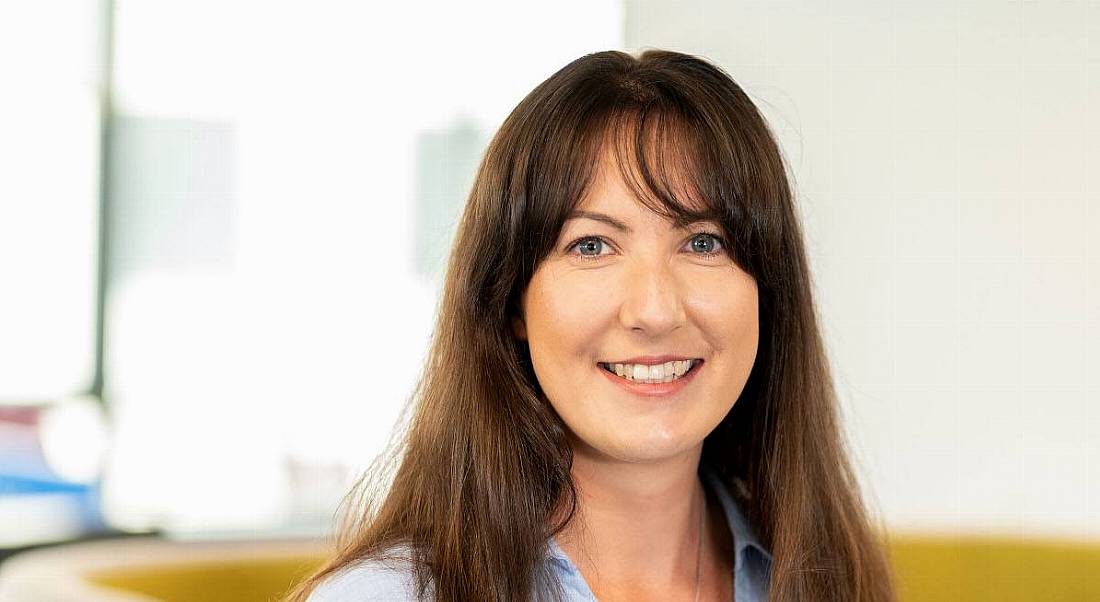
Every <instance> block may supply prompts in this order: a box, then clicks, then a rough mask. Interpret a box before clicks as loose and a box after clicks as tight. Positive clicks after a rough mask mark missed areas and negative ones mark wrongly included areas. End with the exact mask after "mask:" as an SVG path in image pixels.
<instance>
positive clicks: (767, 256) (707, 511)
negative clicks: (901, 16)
mask: <svg viewBox="0 0 1100 602" xmlns="http://www.w3.org/2000/svg"><path fill="white" fill-rule="evenodd" d="M414 400H415V401H416V403H415V404H414V408H415V409H414V412H413V415H412V417H411V420H410V421H409V424H408V425H407V428H406V429H404V430H403V431H402V432H403V433H404V435H403V438H402V439H401V440H400V441H398V449H396V450H395V451H394V453H392V454H388V455H387V456H386V459H387V460H388V462H390V463H392V466H387V465H386V463H385V462H384V463H383V464H382V465H376V466H375V468H374V470H372V471H371V472H370V473H368V475H366V477H365V478H364V479H363V480H361V481H360V482H359V483H358V484H357V487H356V489H355V490H354V492H357V495H355V496H353V497H351V498H350V500H349V501H351V502H352V503H351V504H350V505H349V506H348V508H349V509H350V511H349V513H348V514H347V515H346V516H345V518H347V519H348V524H345V525H343V528H342V529H341V530H340V537H339V541H338V552H337V554H336V555H335V556H334V557H333V558H331V559H330V560H329V561H328V562H327V563H326V564H325V565H324V566H323V567H322V568H321V569H319V570H318V571H317V572H316V573H315V574H314V575H312V576H311V577H310V578H309V579H308V580H306V581H305V582H304V583H302V584H301V585H300V586H299V587H298V588H297V589H296V590H295V592H293V594H292V595H291V597H290V599H292V600H297V601H301V600H307V599H308V600H311V601H313V602H324V601H336V600H362V599H366V600H416V599H435V600H478V601H480V600H494V601H513V600H533V599H537V600H592V599H598V600H600V601H601V602H607V601H616V600H632V601H640V600H707V601H714V600H733V599H736V600H738V601H745V600H764V599H770V600H784V601H788V600H789V601H795V600H813V601H820V600H836V601H845V602H848V601H885V600H893V599H894V594H893V590H892V585H891V578H890V569H889V565H888V562H887V560H886V557H885V555H884V553H883V548H882V546H881V543H880V541H879V540H878V536H879V535H880V533H876V530H875V529H872V526H871V524H870V521H869V519H868V516H867V513H866V512H865V510H864V506H863V503H862V501H861V498H860V494H859V489H858V484H857V481H856V479H855V478H854V476H853V473H852V470H851V469H850V467H849V462H848V459H847V457H846V452H845V450H844V447H843V441H842V439H841V436H840V430H839V427H838V422H837V410H836V397H835V394H834V390H833V386H832V383H831V381H830V375H829V372H828V364H827V358H826V356H825V353H824V351H823V347H822V343H821V339H820V335H819V331H818V326H817V321H816V317H815V309H814V304H813V300H812V297H811V281H810V274H809V270H808V267H807V262H806V257H805V253H804V250H803V243H802V235H801V232H800V226H799V223H798V220H797V217H796V213H795V207H794V204H793V199H792V194H791V190H790V187H789V185H788V180H787V177H786V172H785V167H784V163H783V161H782V158H781V155H780V152H779V149H778V146H777V144H776V142H775V140H774V138H773V137H772V135H771V133H770V131H769V129H768V127H767V125H766V123H765V121H764V119H763V118H762V117H761V115H760V113H759V112H758V111H757V109H756V107H755V106H754V105H753V104H752V102H751V101H750V100H749V98H748V97H747V96H746V95H745V93H744V92H743V91H742V90H741V88H740V87H738V85H737V84H736V83H734V82H733V81H732V80H731V79H730V77H729V76H728V75H727V74H726V73H725V72H723V71H722V70H720V69H719V68H717V67H715V66H713V65H711V64H709V63H707V62H705V61H703V60H700V59H698V58H695V57H692V56H689V55H685V54H680V53H675V52H669V51H660V50H649V51H646V52H644V53H642V54H641V55H640V56H639V57H638V58H634V57H632V56H631V55H628V54H625V53H622V52H600V53H595V54H590V55H588V56H585V57H582V58H580V59H578V60H576V61H574V62H572V63H570V64H569V65H567V66H566V67H564V68H563V69H561V70H560V71H558V72H557V73H555V74H554V75H553V76H551V77H550V78H549V79H548V80H546V81H545V82H543V83H542V84H540V85H539V86H538V87H537V88H535V90H534V91H532V92H531V93H530V94H529V95H528V96H527V97H526V98H524V99H523V101H522V102H520V104H519V106H518V107H516V109H515V110H514V111H513V112H512V113H511V115H509V116H508V118H507V119H506V120H505V122H504V124H503V125H502V126H501V128H500V130H499V131H498V132H497V134H496V136H495V137H494V139H493V141H492V142H491V144H490V145H489V147H488V149H487V151H486V153H485V156H484V158H483V161H482V163H481V166H480V169H479V171H478V174H477V178H476V180H475V182H474V185H473V188H472V191H471V193H470V196H469V199H468V202H467V204H466V208H465V212H464V214H463V217H462V221H461V223H460V225H459V229H458V233H457V236H456V240H455V246H454V249H453V254H452V256H451V260H450V264H449V266H448V271H447V279H446V285H445V289H444V293H443V299H442V303H441V306H440V311H439V318H438V322H437V324H436V330H435V334H434V338H433V341H432V346H431V350H430V356H429V360H428V362H427V365H426V368H425V371H424V374H423V377H422V379H421V380H420V382H419V384H418V387H417V390H416V393H415V394H414ZM390 468H393V469H394V470H392V471H391V470H389V469H390ZM391 474H392V476H390V475H391ZM378 492H382V494H383V495H382V496H381V497H374V496H376V495H377V493H378ZM363 496H366V497H363ZM877 531H879V532H883V530H882V529H878V530H877Z"/></svg>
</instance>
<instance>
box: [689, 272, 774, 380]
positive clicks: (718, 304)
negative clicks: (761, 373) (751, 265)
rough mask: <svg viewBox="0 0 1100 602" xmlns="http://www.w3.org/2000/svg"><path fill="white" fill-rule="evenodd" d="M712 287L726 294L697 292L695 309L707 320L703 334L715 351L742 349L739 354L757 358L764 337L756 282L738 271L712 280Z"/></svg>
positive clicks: (703, 327)
mask: <svg viewBox="0 0 1100 602" xmlns="http://www.w3.org/2000/svg"><path fill="white" fill-rule="evenodd" d="M708 290H710V291H723V292H724V293H723V294H721V295H717V294H713V293H706V294H700V295H697V302H696V304H695V309H696V315H698V316H700V317H701V321H702V322H703V324H702V331H703V335H704V336H705V337H707V338H709V339H710V344H711V346H712V347H713V348H714V349H715V351H739V352H740V353H739V354H738V355H739V356H747V357H748V358H749V359H750V360H751V359H752V358H755V357H756V348H757V345H758V343H759V337H760V324H759V320H760V317H759V298H758V293H757V288H756V282H755V281H754V280H753V279H752V277H751V276H749V275H748V274H745V273H744V272H738V273H737V275H736V276H727V277H725V278H722V279H721V281H720V282H719V281H715V282H712V283H711V285H710V286H709V287H708Z"/></svg>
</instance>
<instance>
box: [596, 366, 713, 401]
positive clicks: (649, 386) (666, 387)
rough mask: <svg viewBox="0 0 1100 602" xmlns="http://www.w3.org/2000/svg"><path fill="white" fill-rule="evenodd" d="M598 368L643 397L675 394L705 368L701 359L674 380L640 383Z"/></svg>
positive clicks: (612, 380) (605, 374) (614, 381)
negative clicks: (697, 363)
mask: <svg viewBox="0 0 1100 602" xmlns="http://www.w3.org/2000/svg"><path fill="white" fill-rule="evenodd" d="M596 369H597V370H599V371H600V372H603V375H604V376H606V377H607V378H608V380H610V381H611V382H613V383H615V384H616V385H619V386H620V387H622V388H624V389H626V390H627V391H629V392H630V393H633V394H635V395H641V396H643V397H666V396H669V395H675V394H676V393H677V392H679V391H680V389H683V388H684V387H686V386H687V384H688V382H690V381H691V380H692V379H693V378H695V375H696V374H698V372H699V371H700V370H702V369H703V362H702V361H700V362H699V365H698V366H695V367H694V368H693V369H692V370H691V371H690V372H688V373H687V374H685V375H683V376H681V377H680V378H677V379H676V380H674V381H672V382H667V383H640V382H637V381H633V380H627V379H625V378H623V377H621V376H619V375H618V374H615V373H614V372H608V371H607V370H604V369H603V368H601V367H599V366H596Z"/></svg>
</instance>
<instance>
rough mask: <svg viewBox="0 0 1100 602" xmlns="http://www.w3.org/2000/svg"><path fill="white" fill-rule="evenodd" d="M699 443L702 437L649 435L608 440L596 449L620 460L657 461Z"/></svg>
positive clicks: (681, 452)
mask: <svg viewBox="0 0 1100 602" xmlns="http://www.w3.org/2000/svg"><path fill="white" fill-rule="evenodd" d="M701 443H702V439H700V440H699V441H694V440H692V439H690V438H688V437H675V438H669V437H664V436H659V435H650V436H648V437H645V436H640V437H633V438H630V439H628V440H618V441H608V442H606V443H604V444H603V445H600V446H599V447H597V448H596V449H597V450H598V451H599V452H600V453H601V454H603V455H606V456H610V457H612V458H614V459H616V460H619V461H622V462H657V461H660V460H667V459H669V458H674V457H676V456H678V455H680V454H683V453H684V452H687V451H688V450H691V449H693V448H694V447H695V446H696V445H699V444H701Z"/></svg>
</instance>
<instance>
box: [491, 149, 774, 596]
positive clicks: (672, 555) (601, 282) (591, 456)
mask: <svg viewBox="0 0 1100 602" xmlns="http://www.w3.org/2000/svg"><path fill="white" fill-rule="evenodd" d="M609 161H610V157H609V156H607V155H605V158H604V163H603V166H602V168H601V170H600V172H599V174H598V177H597V179H596V181H595V182H594V183H593V186H592V188H591V189H590V190H589V192H588V194H587V196H586V197H585V198H584V199H582V201H581V203H580V205H579V206H578V209H579V210H584V211H590V212H598V213H602V214H606V215H609V216H612V217H614V218H615V219H617V220H619V221H620V222H623V223H625V224H626V225H627V226H628V227H629V228H630V229H631V232H629V233H628V232H623V231H620V230H618V229H616V228H615V227H614V226H612V225H609V224H606V223H602V222H599V221H596V220H591V219H588V218H573V219H570V220H568V221H567V222H566V223H565V225H564V227H563V229H562V232H561V234H560V236H559V239H558V243H557V244H556V246H555V248H554V250H553V251H552V252H551V254H550V255H549V256H548V257H547V258H546V259H545V260H544V261H543V262H542V263H541V264H540V265H539V267H538V268H537V269H536V272H535V274H534V276H533V277H532V279H531V282H530V283H529V284H528V287H527V289H526V290H525V291H524V295H523V300H522V307H523V317H522V318H517V319H516V321H515V322H514V323H513V326H514V331H515V334H516V336H517V337H518V338H520V339H521V340H526V341H527V343H528V345H529V348H530V353H531V360H532V365H533V367H534V370H535V373H536V376H537V377H538V380H539V384H540V385H541V387H542V389H543V391H544V392H545V393H546V396H547V398H548V399H549V400H550V403H551V404H552V405H553V407H554V409H555V410H556V411H557V412H558V414H559V415H560V416H561V418H562V420H563V421H564V422H565V424H566V426H567V427H568V429H569V431H570V437H571V439H572V442H573V447H574V463H573V478H574V482H575V483H576V485H577V489H578V494H579V499H578V501H579V519H580V520H577V521H574V522H573V523H570V526H569V527H567V529H566V531H565V532H564V533H563V534H562V535H561V536H559V538H558V539H559V543H560V544H561V546H562V548H563V549H564V550H565V552H566V553H567V554H569V556H570V558H571V559H572V560H573V561H574V563H575V564H576V565H577V566H578V568H579V569H580V570H581V573H582V574H583V575H584V577H585V579H586V581H587V582H588V583H589V585H590V587H592V589H593V591H594V593H596V595H597V596H598V597H599V599H600V600H601V601H607V600H620V599H622V600H626V599H630V600H650V599H652V600H658V599H661V600H671V599H687V600H690V599H691V595H692V592H693V591H694V583H695V558H696V545H697V542H698V539H697V538H698V524H699V523H698V521H699V514H698V513H699V512H700V511H701V509H702V508H703V497H704V489H703V486H702V484H701V482H700V480H699V478H698V476H697V469H698V465H699V459H700V456H701V452H702V444H703V439H704V438H705V437H706V436H707V435H708V434H709V433H710V432H711V431H712V430H714V428H715V427H716V426H718V424H719V423H720V422H721V420H722V419H723V418H724V417H725V415H726V414H727V412H728V411H729V410H730V408H731V407H732V406H733V404H734V403H735V402H736V400H737V398H738V396H739V395H740V393H741V391H742V389H743V388H744V385H745V383H746V381H747V379H748V376H749V373H750V371H751V369H752V365H753V362H754V361H755V358H756V351H757V345H758V339H759V324H758V296H757V287H756V282H755V281H754V280H753V278H752V277H751V276H750V275H748V274H747V273H745V272H744V271H743V270H741V269H740V268H739V267H738V266H737V265H736V264H735V263H734V261H733V259H732V258H731V257H730V255H729V254H727V253H726V252H725V251H724V249H723V247H722V244H721V243H720V242H718V241H717V240H715V239H712V238H710V237H707V236H700V233H707V232H710V233H713V234H716V235H718V236H721V235H722V234H721V232H722V231H721V229H720V228H719V226H718V225H717V224H710V223H707V222H703V223H698V224H693V225H690V226H688V227H687V228H686V229H683V230H680V229H676V228H675V227H674V224H672V223H671V222H669V221H668V220H666V219H664V218H662V217H661V216H659V215H657V214H656V213H653V212H652V211H650V210H649V209H647V208H646V207H645V206H644V205H642V204H641V203H639V202H638V201H637V200H636V199H635V198H634V196H633V195H632V193H631V192H630V190H629V188H627V186H626V184H625V183H624V182H623V181H622V177H621V175H620V174H619V172H618V170H617V169H616V168H615V167H613V166H611V164H610V163H609ZM581 237H599V238H601V239H603V242H598V241H594V240H593V239H591V238H586V239H585V240H583V241H581V242H580V243H579V244H577V245H576V246H574V247H572V248H567V247H569V246H570V244H571V243H572V242H573V241H574V240H576V239H578V238H581ZM707 251H720V252H719V253H718V254H717V255H715V256H709V257H708V256H707V255H706V252H707ZM593 256H598V257H596V258H593ZM659 354H673V355H677V356H686V357H693V358H702V359H703V360H705V363H704V364H703V366H702V369H701V370H700V371H699V373H698V374H696V375H695V378H694V379H693V380H692V381H691V382H689V383H688V384H687V386H686V387H684V388H683V389H681V390H680V391H679V392H677V393H676V394H674V395H673V396H670V397H661V398H647V397H642V396H638V395H635V394H633V393H630V392H628V391H626V390H624V389H622V388H621V387H619V386H618V385H616V384H615V383H613V382H612V381H611V380H609V379H608V378H607V377H606V376H605V375H604V374H602V373H601V368H600V367H599V366H597V362H598V361H609V360H622V359H626V358H631V357H635V356H640V355H659ZM715 513H720V510H719V509H718V507H717V506H711V509H710V510H708V516H709V518H708V527H707V528H706V533H705V535H704V542H705V548H704V553H703V556H704V561H703V566H704V575H703V583H704V590H703V596H702V597H701V599H723V600H729V599H731V597H732V589H731V588H732V584H731V583H729V577H728V575H727V574H725V573H723V571H729V570H732V567H733V564H732V562H733V558H732V553H731V552H730V550H728V549H724V544H725V543H726V542H728V539H729V537H730V535H729V532H728V530H726V526H725V521H724V520H723V519H721V518H720V517H719V518H718V520H717V521H716V520H713V519H714V518H716V514H715Z"/></svg>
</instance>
